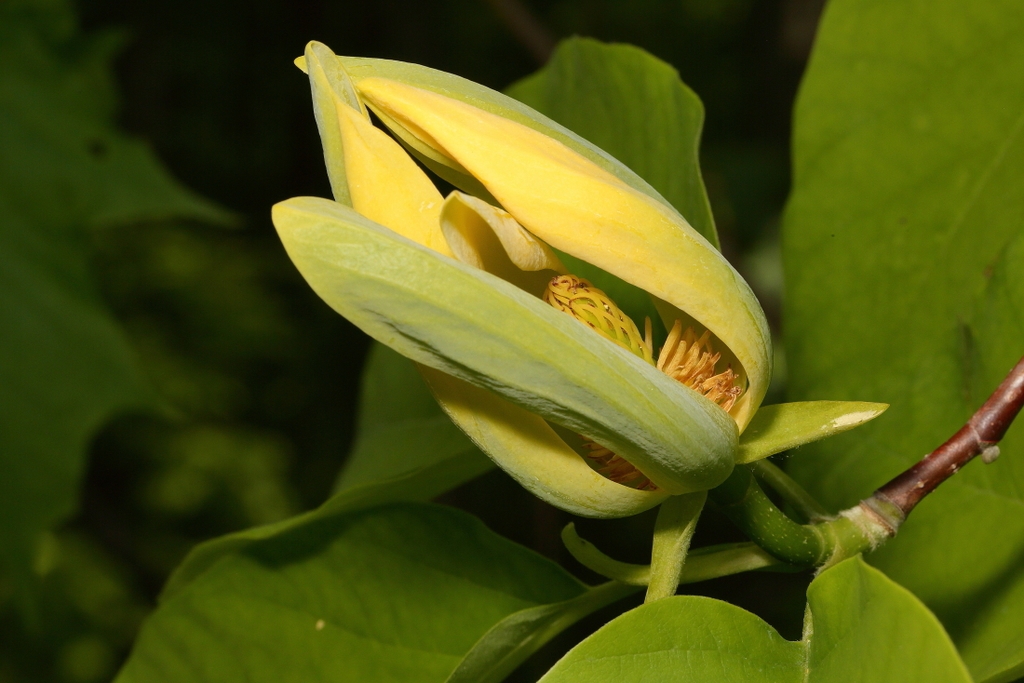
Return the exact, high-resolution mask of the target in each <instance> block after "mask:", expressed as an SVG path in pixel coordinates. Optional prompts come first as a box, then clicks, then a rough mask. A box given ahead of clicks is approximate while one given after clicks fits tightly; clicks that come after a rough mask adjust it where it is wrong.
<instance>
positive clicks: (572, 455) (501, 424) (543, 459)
mask: <svg viewBox="0 0 1024 683" xmlns="http://www.w3.org/2000/svg"><path fill="white" fill-rule="evenodd" d="M421 373H422V375H423V377H424V378H425V379H426V380H427V383H428V384H429V385H430V389H431V391H433V392H434V396H435V397H437V400H438V402H439V403H440V404H441V407H442V408H444V411H445V412H446V413H448V416H449V417H450V418H452V421H454V422H455V424H457V425H458V426H459V428H460V429H462V431H464V432H466V434H467V435H468V436H469V438H470V439H472V440H473V442H474V443H475V444H476V445H477V446H479V447H480V450H482V451H483V452H484V453H486V454H487V455H489V456H490V457H491V458H492V459H493V460H494V461H495V462H496V463H497V464H498V466H499V467H501V468H502V469H503V470H505V471H506V472H508V473H509V474H510V475H511V476H512V478H513V479H515V480H516V481H518V482H519V483H520V484H521V485H522V486H523V487H524V488H525V489H527V490H528V491H530V492H531V493H533V494H534V495H535V496H537V497H538V498H540V499H541V500H544V501H546V502H548V503H551V504H552V505H554V506H555V507H557V508H561V509H562V510H565V511H566V512H570V513H572V514H574V515H580V516H581V517H603V518H613V517H628V516H630V515H635V514H637V513H640V512H643V511H644V510H649V509H650V508H652V507H654V506H655V505H658V504H660V503H661V502H663V501H664V500H665V499H666V498H668V496H669V494H668V493H666V492H664V491H639V490H637V489H633V488H629V487H628V486H622V485H621V484H616V483H615V482H612V481H609V480H608V479H605V478H604V477H603V476H601V475H600V474H598V473H597V472H595V471H594V470H592V469H591V468H590V467H589V466H588V465H587V464H586V463H585V462H584V461H583V459H582V458H581V457H580V456H579V455H578V454H577V453H576V452H575V451H573V450H572V449H571V448H569V446H567V445H566V443H565V442H564V441H563V440H562V438H561V437H560V436H558V434H556V433H555V430H553V429H552V428H551V425H549V424H548V423H547V422H545V421H544V420H543V419H542V418H541V417H539V416H537V415H534V414H533V413H530V412H528V411H526V410H523V409H522V408H518V407H516V406H514V405H512V404H511V403H509V402H508V401H505V400H502V399H501V398H499V397H498V396H496V395H495V394H492V393H491V392H489V391H484V390H483V389H478V388H477V387H474V386H472V385H470V384H467V383H466V382H463V381H461V380H458V379H455V378H454V377H452V376H450V375H446V374H444V373H443V372H438V371H437V370H432V369H430V368H423V367H422V366H421Z"/></svg>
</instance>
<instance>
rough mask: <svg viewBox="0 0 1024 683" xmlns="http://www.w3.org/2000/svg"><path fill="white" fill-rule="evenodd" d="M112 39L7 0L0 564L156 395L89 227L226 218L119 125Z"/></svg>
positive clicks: (0, 136)
mask: <svg viewBox="0 0 1024 683" xmlns="http://www.w3.org/2000/svg"><path fill="white" fill-rule="evenodd" d="M116 42H117V41H114V40H112V37H111V36H97V37H95V38H92V39H89V40H85V39H82V38H79V37H77V36H76V35H75V31H74V20H73V17H72V16H71V14H70V10H69V9H68V7H67V6H66V5H65V4H64V3H53V4H50V5H47V6H46V7H45V8H44V9H40V8H34V7H33V5H32V4H31V3H4V4H2V5H0V63H2V64H3V65H4V67H3V69H0V519H2V520H3V523H2V524H0V558H2V559H0V572H6V571H12V572H15V573H20V574H24V572H25V571H27V566H28V560H29V556H30V554H31V552H32V548H33V545H34V544H35V543H36V541H37V538H38V536H39V534H40V533H41V532H43V531H44V530H46V529H47V528H49V527H51V526H52V525H53V524H54V523H56V522H57V521H58V520H60V519H61V518H63V517H65V516H66V515H68V514H69V513H70V512H71V511H72V510H73V509H74V505H75V491H76V487H77V483H78V479H79V476H80V474H81V470H82V466H83V456H84V450H85V446H86V443H87V441H88V439H89V438H90V437H91V436H92V434H93V433H94V432H95V431H96V429H97V428H98V427H99V426H100V425H102V424H103V422H104V421H106V420H107V419H108V418H109V417H110V416H111V415H112V414H113V413H114V412H117V411H119V410H123V409H125V408H128V407H130V406H140V405H142V404H144V403H146V402H147V401H148V400H149V399H148V397H147V392H146V389H145V384H144V382H143V381H142V379H141V376H140V373H139V370H138V368H137V367H136V365H135V362H134V359H133V354H132V351H131V349H130V348H129V346H128V343H127V341H126V339H125V338H124V336H123V335H122V333H121V331H120V329H119V328H118V326H117V324H116V323H115V322H114V320H113V319H112V318H111V316H110V314H109V313H108V312H107V311H106V310H105V309H104V307H103V304H102V302H101V301H100V299H99V297H98V295H97V293H96V288H95V285H94V283H93V281H92V277H91V274H90V272H89V241H88V230H89V229H90V228H96V227H106V226H111V225H123V224H126V223H133V222H138V221H144V220H153V219H160V218H168V217H171V216H188V217H195V218H204V219H210V220H222V219H223V218H224V216H223V214H222V213H220V212H219V211H217V210H215V209H214V208H213V207H211V206H210V205H208V204H206V203H205V202H203V201H201V200H200V199H198V198H197V197H195V196H194V195H192V194H191V193H189V192H188V191H186V190H185V189H184V188H182V187H181V186H180V185H178V184H177V183H176V182H175V181H174V180H173V179H172V178H170V177H169V176H168V174H167V173H166V171H164V170H163V168H162V167H161V166H160V164H159V163H158V162H157V160H156V159H155V158H154V157H153V155H152V153H151V152H150V151H149V149H148V148H147V147H146V146H145V145H143V144H142V143H140V142H138V141H136V140H132V139H129V138H127V137H125V136H123V135H121V134H119V133H118V132H117V131H116V130H115V129H114V127H113V125H112V119H113V112H112V108H113V102H114V96H113V92H112V87H111V69H110V60H111V57H112V54H113V48H115V47H116Z"/></svg>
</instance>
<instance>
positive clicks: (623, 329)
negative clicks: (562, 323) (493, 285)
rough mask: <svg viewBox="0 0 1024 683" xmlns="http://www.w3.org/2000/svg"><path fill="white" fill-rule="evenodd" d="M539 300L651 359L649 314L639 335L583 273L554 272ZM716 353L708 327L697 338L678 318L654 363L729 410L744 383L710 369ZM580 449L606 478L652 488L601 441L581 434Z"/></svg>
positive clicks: (729, 371)
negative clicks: (582, 437) (581, 443)
mask: <svg viewBox="0 0 1024 683" xmlns="http://www.w3.org/2000/svg"><path fill="white" fill-rule="evenodd" d="M543 299H544V301H546V302H547V303H548V304H550V305H551V306H554V307H555V308H557V309H558V310H560V311H563V312H565V313H568V314H569V315H571V316H573V317H574V318H576V319H577V320H579V321H580V322H582V323H585V324H587V325H588V326H589V327H590V328H592V329H593V330H594V331H596V332H598V333H599V334H601V335H602V336H603V337H605V338H606V339H609V340H611V341H612V342H615V343H616V344H618V345H619V346H621V347H623V348H625V349H628V350H629V351H631V352H633V353H635V354H636V355H637V356H640V357H641V358H643V359H644V360H646V361H647V362H648V363H652V364H654V360H653V357H654V352H653V349H654V344H653V337H652V334H651V319H650V318H647V319H646V320H645V321H644V336H643V337H642V338H641V337H640V330H639V329H637V326H636V324H635V323H634V322H633V321H632V320H631V319H630V318H629V316H627V315H626V314H625V313H623V312H622V311H621V310H620V309H619V307H618V306H616V305H615V302H613V301H612V300H611V299H610V298H608V295H607V294H605V293H604V292H602V291H601V290H600V289H598V288H596V287H594V286H593V285H592V284H590V283H589V282H587V281H586V280H584V279H583V278H578V277H576V276H575V275H558V276H556V277H554V278H553V279H552V280H551V282H549V283H548V286H547V289H546V290H544V295H543ZM721 358H722V354H720V353H716V352H715V350H714V349H713V348H712V347H711V333H710V332H708V331H705V332H704V334H702V335H701V336H700V338H698V337H697V333H696V332H694V331H693V328H692V327H688V328H686V331H685V332H684V331H683V324H682V322H680V321H679V320H677V321H676V322H675V324H674V325H673V326H672V330H671V331H670V332H669V334H668V338H667V339H666V340H665V345H664V346H663V347H662V348H661V353H660V354H658V362H657V364H656V365H657V368H658V369H659V370H661V371H662V372H664V373H665V374H666V375H668V376H669V377H671V378H672V379H674V380H676V381H678V382H680V383H682V384H684V385H686V386H688V387H689V388H691V389H693V390H694V391H696V392H698V393H699V394H701V395H702V396H704V397H705V398H707V399H708V400H709V401H711V402H712V403H714V404H715V405H717V406H719V407H720V408H721V409H722V410H724V411H726V412H728V411H729V409H731V408H732V407H733V405H734V404H735V403H736V399H738V398H739V396H740V394H741V393H743V388H742V387H739V386H737V385H736V381H737V379H738V378H739V376H738V375H737V374H736V373H735V372H733V370H732V368H731V367H730V368H726V369H725V371H724V372H720V373H717V374H716V373H715V365H717V363H718V361H719V360H721ZM583 448H584V449H586V450H587V451H588V452H587V454H586V455H587V457H588V458H589V459H590V460H591V461H592V462H593V463H594V464H595V465H596V468H597V471H598V472H600V473H601V474H602V475H604V476H605V477H607V478H608V479H610V480H611V481H614V482H617V483H619V484H623V485H625V486H631V487H633V488H637V489H641V490H644V491H653V490H655V489H657V486H655V485H654V483H653V482H652V481H651V480H650V479H648V478H647V475H645V474H644V473H643V472H641V471H640V470H638V469H637V468H636V467H635V466H634V465H633V463H631V462H629V461H628V460H626V459H625V458H622V457H620V456H618V455H616V454H615V453H613V452H612V451H610V450H609V449H607V448H605V447H604V446H602V445H601V444H599V443H595V442H593V441H591V440H590V439H587V438H586V437H584V439H583Z"/></svg>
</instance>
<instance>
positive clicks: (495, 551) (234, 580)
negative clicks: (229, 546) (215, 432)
mask: <svg viewBox="0 0 1024 683" xmlns="http://www.w3.org/2000/svg"><path fill="white" fill-rule="evenodd" d="M584 593H585V587H584V586H583V585H582V584H580V583H579V582H578V581H576V580H575V579H573V578H572V577H571V576H569V574H567V573H566V572H565V571H563V570H562V569H560V568H559V567H558V566H556V565H554V564H552V563H551V562H549V561H548V560H545V559H544V558H542V557H540V556H538V555H536V554H534V553H532V552H530V551H528V550H525V549H524V548H521V547H519V546H516V545H515V544H513V543H511V542H509V541H507V540H505V539H502V538H500V537H498V536H496V535H495V534H493V533H492V532H490V531H488V530H487V529H486V528H485V527H484V526H483V524H481V523H480V522H479V521H477V520H476V519H474V518H472V517H470V516H469V515H466V514H465V513H462V512H458V511H456V510H452V509H449V508H443V507H439V506H433V505H424V504H401V505H395V506H390V507H384V508H375V509H373V510H367V511H363V512H357V513H348V514H339V515H322V516H320V517H318V518H316V519H309V520H307V522H306V523H304V524H301V525H298V526H296V527H294V528H292V529H290V530H288V531H287V532H286V533H282V534H279V535H276V536H274V537H272V538H268V539H265V540H262V541H259V542H256V543H253V544H251V545H249V546H248V547H246V548H244V549H242V550H240V551H238V552H235V553H231V554H229V555H225V556H224V557H222V558H221V559H220V560H219V561H218V562H217V563H216V564H215V565H213V566H211V567H210V568H209V569H208V570H207V571H206V572H205V573H204V574H203V575H202V576H200V577H198V578H197V579H196V580H194V581H193V582H192V583H190V584H189V585H188V586H186V587H185V588H184V589H183V590H180V591H178V592H176V593H175V594H173V595H170V596H168V598H167V599H166V600H164V602H163V603H162V604H161V606H160V608H159V609H158V610H157V611H156V612H155V613H154V614H153V615H152V616H151V617H150V618H149V620H148V621H147V622H146V623H145V624H144V626H143V628H142V632H141V634H140V635H139V639H138V641H137V643H136V645H135V649H134V651H133V652H132V655H131V657H130V658H129V660H128V663H127V664H126V665H125V667H124V669H123V670H122V672H121V674H120V676H119V677H118V679H117V680H118V681H119V683H134V682H140V683H141V682H143V681H144V682H145V683H153V682H156V681H174V682H175V683H184V682H186V681H194V682H197V683H198V682H200V681H210V682H211V683H213V682H216V683H220V682H221V681H240V680H246V681H254V682H255V681H274V682H277V681H285V680H301V681H379V682H381V683H383V682H385V681H401V682H402V683H413V682H415V681H424V682H428V681H429V682H437V683H441V682H442V681H444V680H445V678H446V677H447V676H448V675H449V674H450V673H451V672H452V671H453V670H454V669H455V667H456V666H457V665H458V664H459V662H460V660H461V659H462V657H463V656H464V655H465V654H466V653H467V652H468V651H469V650H470V649H471V648H472V647H473V645H474V643H476V642H477V640H478V639H480V637H481V636H483V635H484V634H485V632H487V631H488V629H490V628H491V627H492V626H493V625H494V624H496V623H498V622H499V621H501V620H502V619H504V618H505V617H508V616H509V615H511V614H513V613H516V612H519V611H521V610H524V609H529V608H533V607H537V606H539V605H544V604H548V603H558V602H562V601H565V600H570V599H571V598H574V597H577V596H581V595H583V594H584Z"/></svg>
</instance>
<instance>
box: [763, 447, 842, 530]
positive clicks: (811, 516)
mask: <svg viewBox="0 0 1024 683" xmlns="http://www.w3.org/2000/svg"><path fill="white" fill-rule="evenodd" d="M750 469H751V470H752V471H753V473H754V476H756V477H757V478H758V479H760V480H761V481H762V482H764V483H765V484H768V486H771V487H772V489H773V490H775V491H776V492H777V493H778V494H779V495H780V496H782V497H783V499H785V501H786V502H787V503H789V504H790V505H792V506H793V509H794V510H796V511H797V512H798V513H799V514H800V516H802V517H803V518H804V519H805V520H807V521H808V522H821V521H825V520H827V519H829V518H830V517H831V516H832V515H830V514H829V512H828V510H826V509H825V508H824V507H823V506H822V505H821V503H819V502H818V501H817V500H815V499H814V497H813V496H811V494H809V493H808V492H807V491H806V490H805V489H804V487H802V486H800V484H798V483H796V481H794V480H793V478H792V477H790V476H789V475H788V474H786V473H785V472H783V471H782V469H781V468H780V467H779V466H778V465H776V464H775V463H773V462H771V461H770V460H758V461H757V462H753V463H751V464H750Z"/></svg>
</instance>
